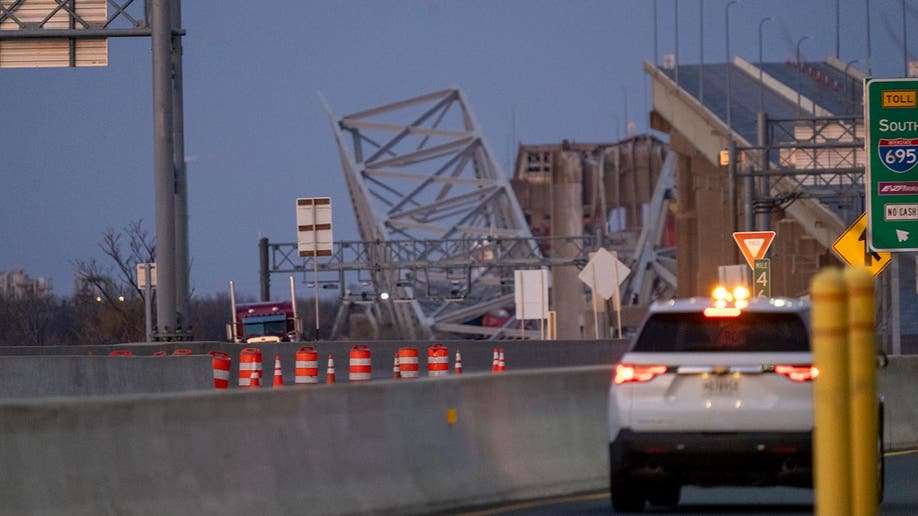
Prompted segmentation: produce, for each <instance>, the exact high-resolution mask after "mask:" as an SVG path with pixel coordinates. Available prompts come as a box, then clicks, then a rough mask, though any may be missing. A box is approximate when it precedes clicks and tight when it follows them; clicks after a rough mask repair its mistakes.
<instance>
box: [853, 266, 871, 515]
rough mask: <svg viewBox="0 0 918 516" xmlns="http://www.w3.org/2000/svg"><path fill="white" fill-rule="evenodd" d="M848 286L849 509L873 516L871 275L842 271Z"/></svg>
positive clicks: (859, 268) (854, 269) (865, 272)
mask: <svg viewBox="0 0 918 516" xmlns="http://www.w3.org/2000/svg"><path fill="white" fill-rule="evenodd" d="M845 284H846V286H847V289H848V365H849V369H850V376H851V378H850V380H849V390H850V396H851V422H850V431H851V488H852V505H851V507H852V509H853V510H852V512H851V514H853V515H856V516H875V515H876V514H877V505H878V502H879V494H878V492H877V486H878V483H877V482H878V478H877V477H878V472H877V432H878V431H879V425H878V424H877V411H878V407H877V372H876V343H875V331H876V327H875V321H874V319H875V313H876V312H875V307H874V295H873V288H874V286H873V275H872V274H871V273H870V271H868V270H867V269H865V268H863V267H856V268H848V269H847V270H846V271H845Z"/></svg>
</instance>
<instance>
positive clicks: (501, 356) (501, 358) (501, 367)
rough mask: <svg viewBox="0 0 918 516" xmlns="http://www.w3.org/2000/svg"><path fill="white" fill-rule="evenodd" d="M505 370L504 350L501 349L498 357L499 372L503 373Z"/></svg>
mask: <svg viewBox="0 0 918 516" xmlns="http://www.w3.org/2000/svg"><path fill="white" fill-rule="evenodd" d="M504 369H506V367H505V364H504V348H500V352H498V355H497V370H498V372H501V373H503V372H504Z"/></svg>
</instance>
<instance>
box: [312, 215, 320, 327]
mask: <svg viewBox="0 0 918 516" xmlns="http://www.w3.org/2000/svg"><path fill="white" fill-rule="evenodd" d="M318 210H319V206H318V203H317V202H315V200H313V202H312V223H313V224H314V226H313V228H314V229H315V230H314V231H313V232H312V249H313V251H312V281H313V286H314V287H315V294H314V295H315V298H316V299H315V301H316V303H315V304H316V334H315V338H314V339H313V340H319V229H318V227H319V226H318V220H319V212H318Z"/></svg>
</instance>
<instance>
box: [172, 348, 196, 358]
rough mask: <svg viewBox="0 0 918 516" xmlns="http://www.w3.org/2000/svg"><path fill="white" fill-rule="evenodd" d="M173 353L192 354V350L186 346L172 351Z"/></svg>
mask: <svg viewBox="0 0 918 516" xmlns="http://www.w3.org/2000/svg"><path fill="white" fill-rule="evenodd" d="M172 354H173V355H180V356H188V355H191V354H193V352H192V351H191V350H190V349H188V348H179V349H176V350H174V351H173V352H172Z"/></svg>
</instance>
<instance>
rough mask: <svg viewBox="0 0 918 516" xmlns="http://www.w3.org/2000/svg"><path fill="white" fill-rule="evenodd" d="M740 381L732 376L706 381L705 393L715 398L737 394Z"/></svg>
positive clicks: (716, 377) (717, 377)
mask: <svg viewBox="0 0 918 516" xmlns="http://www.w3.org/2000/svg"><path fill="white" fill-rule="evenodd" d="M737 391H739V381H738V380H737V379H736V378H734V377H732V376H715V377H713V378H708V379H706V380H705V381H704V393H705V394H708V395H713V396H718V395H721V396H724V395H727V396H728V395H731V394H736V392H737Z"/></svg>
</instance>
